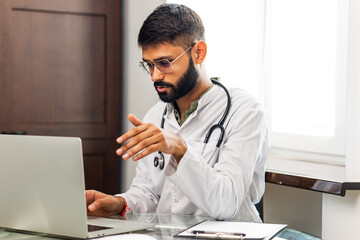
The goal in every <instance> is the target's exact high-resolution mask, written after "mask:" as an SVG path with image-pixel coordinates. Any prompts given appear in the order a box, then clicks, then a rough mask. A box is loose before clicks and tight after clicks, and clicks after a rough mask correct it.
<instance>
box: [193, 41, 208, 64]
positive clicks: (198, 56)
mask: <svg viewBox="0 0 360 240" xmlns="http://www.w3.org/2000/svg"><path fill="white" fill-rule="evenodd" d="M193 48H194V50H195V60H194V63H195V64H201V63H202V62H204V60H205V58H206V53H207V45H206V43H205V42H204V41H201V40H200V41H198V42H197V43H196V44H195V45H194V47H193Z"/></svg>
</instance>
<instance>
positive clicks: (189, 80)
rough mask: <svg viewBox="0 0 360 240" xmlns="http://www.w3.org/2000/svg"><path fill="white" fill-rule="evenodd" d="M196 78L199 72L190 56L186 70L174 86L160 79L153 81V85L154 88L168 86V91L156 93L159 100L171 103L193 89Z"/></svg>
mask: <svg viewBox="0 0 360 240" xmlns="http://www.w3.org/2000/svg"><path fill="white" fill-rule="evenodd" d="M198 79H199V73H198V72H197V71H196V69H195V65H194V62H193V60H192V58H190V61H189V67H188V70H187V71H186V72H185V73H184V74H183V75H182V76H181V77H180V79H179V81H178V83H177V84H176V86H175V85H173V84H171V83H165V82H162V81H160V82H154V86H155V89H156V87H157V86H164V87H169V89H170V91H169V92H158V94H159V97H160V100H161V101H163V102H167V103H172V102H175V101H176V100H178V99H179V98H181V97H183V96H185V95H186V94H188V93H189V92H190V91H191V90H193V89H194V87H195V86H196V84H197V83H198Z"/></svg>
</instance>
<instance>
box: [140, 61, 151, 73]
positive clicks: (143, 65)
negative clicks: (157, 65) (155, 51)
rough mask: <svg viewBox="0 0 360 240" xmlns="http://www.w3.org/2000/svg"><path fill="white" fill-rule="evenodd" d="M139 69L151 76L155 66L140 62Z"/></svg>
mask: <svg viewBox="0 0 360 240" xmlns="http://www.w3.org/2000/svg"><path fill="white" fill-rule="evenodd" d="M139 67H140V68H141V69H142V70H144V71H145V72H147V73H149V74H151V73H152V72H153V71H154V64H152V63H151V62H144V61H141V62H139Z"/></svg>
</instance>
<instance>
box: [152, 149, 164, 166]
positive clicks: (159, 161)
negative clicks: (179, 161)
mask: <svg viewBox="0 0 360 240" xmlns="http://www.w3.org/2000/svg"><path fill="white" fill-rule="evenodd" d="M154 166H155V167H157V166H159V168H160V170H163V169H164V166H165V158H164V154H162V152H158V153H157V154H156V156H155V158H154Z"/></svg>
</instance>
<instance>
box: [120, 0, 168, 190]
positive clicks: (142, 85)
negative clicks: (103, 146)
mask: <svg viewBox="0 0 360 240" xmlns="http://www.w3.org/2000/svg"><path fill="white" fill-rule="evenodd" d="M163 2H165V0H146V1H144V0H123V6H122V8H123V20H122V22H123V35H122V36H123V38H122V41H123V53H124V55H123V58H122V64H123V65H122V66H123V68H122V69H123V72H122V79H123V86H122V88H123V89H122V93H123V96H122V97H123V98H122V103H123V105H122V110H123V111H122V113H123V115H122V129H123V131H124V132H125V131H127V130H129V129H131V128H132V125H131V123H130V122H129V121H127V115H128V114H129V113H132V114H134V115H135V116H137V117H138V118H140V119H142V118H143V117H144V115H145V113H146V111H147V110H148V109H149V108H150V107H151V106H152V105H154V104H155V103H156V102H157V101H159V98H158V96H157V94H156V92H155V90H154V87H153V84H152V81H151V79H150V76H149V75H147V74H146V73H145V72H143V71H142V70H141V69H140V68H139V66H138V65H139V64H138V63H139V61H140V60H141V49H139V48H138V46H137V35H138V32H139V30H140V27H141V25H142V23H143V21H144V20H145V18H146V17H147V16H148V15H149V14H150V13H151V12H152V11H153V10H154V9H155V8H156V7H157V6H158V5H160V4H161V3H163ZM135 167H136V163H135V162H133V161H132V160H128V161H123V160H121V169H122V171H121V187H120V188H121V189H120V190H121V192H123V191H126V190H127V189H128V187H129V186H130V183H131V181H132V179H133V177H134V175H135Z"/></svg>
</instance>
